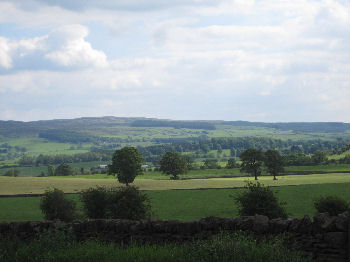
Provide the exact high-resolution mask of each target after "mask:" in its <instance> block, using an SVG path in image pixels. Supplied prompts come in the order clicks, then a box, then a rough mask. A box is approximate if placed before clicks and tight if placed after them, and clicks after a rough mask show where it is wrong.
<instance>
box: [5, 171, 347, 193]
mask: <svg viewBox="0 0 350 262" xmlns="http://www.w3.org/2000/svg"><path fill="white" fill-rule="evenodd" d="M248 180H254V179H253V178H251V177H236V178H208V179H188V180H170V179H168V180H156V179H142V178H137V179H136V180H135V182H134V183H133V184H134V185H135V186H138V187H139V188H140V189H141V190H169V189H202V188H236V187H242V186H244V185H245V183H246V181H248ZM259 181H261V182H262V183H264V184H265V185H268V186H286V185H304V184H327V183H348V182H350V173H335V174H332V173H330V174H313V175H289V176H281V177H279V179H278V180H276V181H274V180H272V178H271V177H270V176H265V177H260V179H259ZM97 185H100V186H119V185H120V184H119V183H118V182H117V180H116V179H98V178H96V179H85V178H63V177H61V178H57V177H49V178H46V177H0V195H15V194H40V193H43V192H44V191H45V190H46V189H48V188H53V187H56V188H59V189H61V190H63V191H64V192H66V193H76V192H79V191H80V190H82V189H86V188H89V187H94V186H97Z"/></svg>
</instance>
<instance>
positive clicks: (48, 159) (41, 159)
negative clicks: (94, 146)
mask: <svg viewBox="0 0 350 262" xmlns="http://www.w3.org/2000/svg"><path fill="white" fill-rule="evenodd" d="M112 154H113V151H110V150H104V151H97V152H87V153H80V154H73V155H66V154H59V155H43V154H40V155H39V156H37V157H35V156H27V155H23V156H22V158H21V159H20V160H19V161H18V165H19V166H34V165H35V166H40V165H58V164H62V163H79V162H92V161H109V160H110V159H111V157H112Z"/></svg>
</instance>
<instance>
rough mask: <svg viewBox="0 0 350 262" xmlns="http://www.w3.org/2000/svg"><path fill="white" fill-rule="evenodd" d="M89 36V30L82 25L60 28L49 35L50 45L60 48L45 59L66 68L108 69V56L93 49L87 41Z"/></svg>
mask: <svg viewBox="0 0 350 262" xmlns="http://www.w3.org/2000/svg"><path fill="white" fill-rule="evenodd" d="M87 36H88V29H87V28H86V27H84V26H82V25H69V26H63V27H60V28H58V29H56V30H54V31H53V32H52V33H51V34H50V35H49V42H50V44H51V45H52V46H55V45H56V46H58V50H53V51H52V52H49V53H47V54H46V55H45V57H46V58H48V59H49V60H51V61H53V62H55V63H57V64H59V65H62V66H65V67H67V66H68V67H69V66H74V67H86V66H94V67H106V66H107V65H108V62H107V57H106V55H105V54H104V53H103V52H102V51H99V50H95V49H93V48H92V46H91V44H90V43H89V42H87V41H85V38H86V37H87Z"/></svg>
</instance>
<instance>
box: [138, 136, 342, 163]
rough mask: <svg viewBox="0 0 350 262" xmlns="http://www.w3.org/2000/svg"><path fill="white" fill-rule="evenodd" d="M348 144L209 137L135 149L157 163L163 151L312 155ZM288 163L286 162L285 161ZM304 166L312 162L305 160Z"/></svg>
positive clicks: (199, 155)
mask: <svg viewBox="0 0 350 262" xmlns="http://www.w3.org/2000/svg"><path fill="white" fill-rule="evenodd" d="M348 142H349V141H346V140H336V141H323V140H298V141H294V140H280V139H272V138H264V137H234V138H232V137H231V138H211V139H201V140H198V141H183V142H174V143H171V144H163V145H153V146H147V147H139V148H138V150H139V152H140V153H141V154H142V156H143V157H144V158H145V160H146V161H147V162H153V161H157V160H158V157H159V156H161V155H164V154H165V153H166V152H178V153H183V152H194V156H195V157H200V158H202V157H203V155H205V154H208V153H209V152H210V151H211V150H220V149H222V150H224V149H225V150H230V156H231V157H235V156H239V155H240V154H241V153H242V152H243V151H245V150H246V149H248V148H257V149H259V150H268V149H272V148H273V149H276V150H278V151H279V152H281V153H282V154H283V155H288V154H299V153H300V154H313V153H315V152H316V151H317V150H320V151H324V150H332V149H334V148H337V147H342V146H344V145H346V144H347V143H348ZM287 162H288V161H287ZM307 163H311V160H310V161H307Z"/></svg>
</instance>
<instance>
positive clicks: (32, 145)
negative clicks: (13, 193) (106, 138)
mask: <svg viewBox="0 0 350 262" xmlns="http://www.w3.org/2000/svg"><path fill="white" fill-rule="evenodd" d="M1 143H8V144H9V145H11V146H20V147H25V148H27V150H28V151H27V152H26V154H28V155H39V154H45V155H57V154H67V155H71V154H78V153H85V152H88V151H89V149H90V147H91V144H88V143H85V144H83V145H82V148H81V149H77V145H76V144H72V143H57V142H51V141H47V140H46V139H43V138H38V137H20V138H9V139H2V140H1ZM71 147H74V148H75V149H71Z"/></svg>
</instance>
